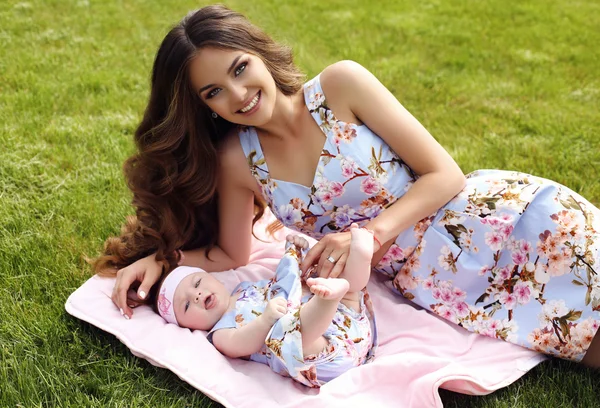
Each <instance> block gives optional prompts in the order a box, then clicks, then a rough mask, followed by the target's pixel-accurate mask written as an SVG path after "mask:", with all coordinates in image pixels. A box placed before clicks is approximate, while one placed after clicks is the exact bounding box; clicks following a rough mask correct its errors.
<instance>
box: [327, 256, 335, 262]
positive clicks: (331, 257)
mask: <svg viewBox="0 0 600 408" xmlns="http://www.w3.org/2000/svg"><path fill="white" fill-rule="evenodd" d="M327 260H328V261H329V262H331V263H335V258H334V257H333V256H331V255H329V256H328V257H327Z"/></svg>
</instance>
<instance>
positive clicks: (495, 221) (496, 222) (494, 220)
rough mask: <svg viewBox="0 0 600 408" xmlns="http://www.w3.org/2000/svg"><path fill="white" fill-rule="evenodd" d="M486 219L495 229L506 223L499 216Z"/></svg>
mask: <svg viewBox="0 0 600 408" xmlns="http://www.w3.org/2000/svg"><path fill="white" fill-rule="evenodd" d="M484 220H487V224H488V225H489V226H490V227H492V228H494V229H498V228H499V227H500V226H502V225H503V224H504V223H503V222H502V220H501V219H500V218H498V217H487V218H484Z"/></svg>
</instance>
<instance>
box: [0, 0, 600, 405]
mask: <svg viewBox="0 0 600 408" xmlns="http://www.w3.org/2000/svg"><path fill="white" fill-rule="evenodd" d="M167 3H168V4H167ZM203 4H205V3H204V2H200V3H199V2H197V1H191V0H173V1H169V2H162V1H161V2H158V1H156V2H154V1H142V0H128V1H116V0H114V1H112V0H111V1H108V0H107V1H100V0H90V1H87V0H81V1H77V0H72V1H68V0H60V1H58V0H54V1H50V0H46V1H41V0H40V1H28V2H16V1H13V0H4V1H2V2H1V3H0V146H1V148H0V288H1V289H0V406H2V407H4V406H7V407H9V406H25V407H30V406H115V407H119V406H192V405H194V406H205V407H208V406H216V404H212V403H211V402H210V400H208V399H207V398H205V397H204V396H203V395H202V394H201V393H199V392H198V391H196V390H194V389H193V388H192V387H191V386H189V385H187V384H185V383H184V382H182V381H181V380H179V379H178V378H177V377H176V376H175V375H173V374H171V373H170V372H168V371H167V370H163V369H157V368H155V367H153V366H151V365H150V364H148V363H146V362H145V361H143V360H140V359H138V358H135V357H133V356H132V355H131V354H130V353H129V351H128V350H127V349H126V348H125V347H124V346H123V345H122V344H121V343H120V342H119V341H117V340H116V339H115V338H114V337H112V336H110V335H108V334H105V333H104V332H102V331H100V330H98V329H96V328H94V327H91V326H90V325H87V324H84V323H82V322H80V321H78V320H77V319H74V318H72V317H70V316H69V315H67V314H66V313H65V311H64V308H63V305H64V302H65V300H66V298H67V296H68V295H69V294H70V293H71V292H72V291H74V290H75V289H76V288H77V287H78V286H79V285H81V284H82V283H83V282H84V281H85V280H86V279H87V277H88V276H89V274H90V269H89V267H88V266H87V265H86V264H85V262H84V260H83V256H84V255H94V254H97V253H98V251H99V250H100V248H101V245H102V243H103V241H104V239H105V238H106V237H107V236H109V235H111V234H115V233H117V232H118V228H119V225H120V224H121V223H122V221H123V219H124V216H125V215H126V214H129V213H131V212H132V210H131V208H130V206H129V200H130V196H129V193H128V191H127V190H126V188H125V186H124V182H123V178H122V175H121V163H122V162H123V160H124V159H125V158H126V157H127V156H128V155H129V154H131V153H132V151H133V143H132V132H133V130H134V128H135V126H136V124H137V121H138V120H139V119H140V115H141V113H142V111H143V108H144V104H145V102H146V98H147V95H148V88H149V87H148V81H149V73H150V68H151V63H152V60H153V57H154V53H155V52H156V49H157V46H158V44H159V42H160V40H161V39H162V37H163V36H164V34H165V33H166V31H167V29H168V28H169V27H170V25H172V24H173V23H175V22H176V21H178V20H179V19H180V18H181V17H182V16H183V15H184V14H185V13H186V12H187V11H188V10H190V9H193V8H196V7H199V6H200V5H203ZM227 4H228V5H229V6H230V7H232V8H234V9H237V10H239V11H241V12H243V13H245V14H247V15H248V16H249V18H250V19H251V20H252V21H254V22H256V23H257V24H259V25H260V26H262V27H263V28H264V29H265V30H266V31H267V32H269V33H271V34H272V35H273V36H274V37H275V38H277V39H279V40H282V41H285V42H287V43H289V44H291V45H293V47H294V50H295V54H296V57H297V62H298V64H299V65H300V66H301V67H302V68H303V69H304V70H305V71H306V73H307V74H308V76H309V77H310V76H312V75H315V74H316V73H318V72H319V71H320V70H321V69H322V68H323V67H325V66H326V65H327V64H329V63H332V62H334V61H337V60H340V59H353V60H356V61H358V62H360V63H362V64H363V65H365V66H366V67H367V68H369V69H370V70H371V71H372V72H374V73H375V74H376V75H377V76H378V77H379V78H380V79H381V81H382V82H383V83H385V84H386V85H387V86H388V87H389V88H390V89H391V90H392V91H393V92H394V93H395V95H396V96H397V97H398V98H399V99H400V100H401V102H402V103H403V104H404V105H405V106H406V107H407V108H408V109H409V110H410V111H411V112H413V114H414V115H415V116H416V117H418V118H419V119H420V120H421V121H422V122H423V124H424V125H425V126H426V127H427V128H428V129H429V130H430V131H431V133H432V134H433V135H434V136H435V137H436V138H437V139H438V140H439V141H440V142H441V143H442V144H443V145H444V146H445V147H446V148H447V149H448V150H449V151H450V152H451V153H452V155H453V156H454V157H455V158H456V160H457V161H458V162H459V164H460V165H461V167H462V168H463V170H464V171H465V172H469V171H472V170H474V169H478V168H503V169H513V170H520V171H524V172H530V173H533V174H536V175H539V176H542V177H547V178H550V179H553V180H556V181H559V182H561V183H563V184H565V185H568V186H570V187H572V188H573V189H575V190H576V191H578V192H580V193H581V194H582V195H583V196H585V197H587V198H588V199H590V200H591V201H592V202H594V203H595V204H597V205H598V204H599V203H600V113H599V112H598V108H599V107H600V79H599V76H598V73H600V60H599V57H598V51H597V47H598V44H600V31H599V30H598V27H600V17H599V16H600V3H598V2H597V1H595V0H584V1H572V0H555V1H552V2H550V1H546V0H531V1H528V2H522V1H517V0H509V1H500V0H489V1H475V0H466V1H464V0H463V1H460V0H445V1H441V0H405V1H402V2H399V1H396V0H384V1H371V2H366V1H358V0H344V1H341V0H335V1H320V0H309V1H302V2H282V1H277V0H260V1H240V0H236V1H230V2H228V3H227ZM599 380H600V375H599V374H598V373H597V372H593V371H591V370H587V369H584V368H582V367H579V366H577V365H575V364H571V363H568V362H563V361H552V362H548V363H544V364H542V365H541V366H539V367H537V368H536V369H534V370H532V372H531V373H530V374H528V375H526V376H525V377H524V378H523V379H521V380H519V381H517V382H516V383H515V384H513V385H511V386H509V387H506V388H504V389H502V390H500V391H498V392H496V393H494V394H492V395H490V396H485V397H467V396H461V395H457V394H453V393H450V392H443V393H442V397H443V399H444V402H445V404H446V406H448V407H467V406H472V407H534V406H535V407H573V406H581V407H592V406H600V395H599V392H598V391H597V390H598V388H599V386H598V383H599ZM401 390H402V385H401V384H399V391H398V392H402V391H401Z"/></svg>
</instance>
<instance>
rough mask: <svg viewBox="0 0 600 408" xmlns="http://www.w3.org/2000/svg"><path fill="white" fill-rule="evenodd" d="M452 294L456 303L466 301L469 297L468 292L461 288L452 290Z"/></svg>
mask: <svg viewBox="0 0 600 408" xmlns="http://www.w3.org/2000/svg"><path fill="white" fill-rule="evenodd" d="M452 293H453V295H454V299H455V301H462V300H465V298H466V297H467V292H465V291H464V290H462V289H461V288H456V287H455V288H454V289H452Z"/></svg>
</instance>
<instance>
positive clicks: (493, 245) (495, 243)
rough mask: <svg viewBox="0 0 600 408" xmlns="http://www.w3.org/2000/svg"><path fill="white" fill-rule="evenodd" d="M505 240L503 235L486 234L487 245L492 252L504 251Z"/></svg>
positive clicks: (495, 233)
mask: <svg viewBox="0 0 600 408" xmlns="http://www.w3.org/2000/svg"><path fill="white" fill-rule="evenodd" d="M503 242H504V239H503V238H502V235H501V234H499V233H497V232H486V233H485V244H486V245H487V246H489V247H490V249H491V250H492V251H499V250H500V249H502V243H503Z"/></svg>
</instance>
